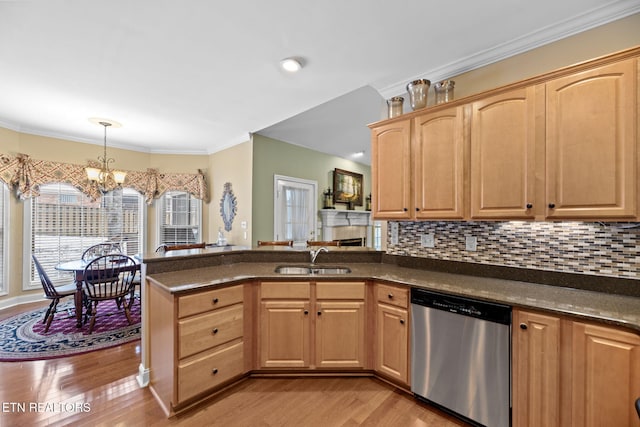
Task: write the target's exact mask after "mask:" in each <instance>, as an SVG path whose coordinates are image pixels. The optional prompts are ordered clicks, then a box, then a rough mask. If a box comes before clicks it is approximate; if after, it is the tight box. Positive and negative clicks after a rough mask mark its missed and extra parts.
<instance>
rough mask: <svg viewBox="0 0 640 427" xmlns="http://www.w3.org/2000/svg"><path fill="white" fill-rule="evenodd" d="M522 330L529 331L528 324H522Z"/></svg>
mask: <svg viewBox="0 0 640 427" xmlns="http://www.w3.org/2000/svg"><path fill="white" fill-rule="evenodd" d="M520 329H522V330H523V331H526V330H527V324H526V323H520Z"/></svg>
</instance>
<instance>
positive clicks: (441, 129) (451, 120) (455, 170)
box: [412, 106, 465, 219]
mask: <svg viewBox="0 0 640 427" xmlns="http://www.w3.org/2000/svg"><path fill="white" fill-rule="evenodd" d="M464 130H465V123H464V107H463V106H458V107H453V108H448V109H445V110H439V111H436V112H433V113H428V114H424V115H421V116H418V117H416V118H415V119H414V138H413V146H412V154H413V155H412V157H413V160H414V165H413V183H414V186H415V187H414V209H415V213H414V214H415V218H416V219H462V218H463V217H464V151H465V150H464V141H465V138H464V136H465V131H464Z"/></svg>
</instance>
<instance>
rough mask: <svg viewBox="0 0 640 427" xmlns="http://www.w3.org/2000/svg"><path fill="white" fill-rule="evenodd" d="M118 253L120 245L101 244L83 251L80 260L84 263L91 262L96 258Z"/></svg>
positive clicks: (113, 243)
mask: <svg viewBox="0 0 640 427" xmlns="http://www.w3.org/2000/svg"><path fill="white" fill-rule="evenodd" d="M120 253H122V248H121V247H120V243H118V242H103V243H98V244H95V245H92V246H89V247H88V248H87V249H85V251H84V252H83V253H82V259H83V260H84V261H91V260H92V259H94V258H98V257H99V256H103V255H108V254H120Z"/></svg>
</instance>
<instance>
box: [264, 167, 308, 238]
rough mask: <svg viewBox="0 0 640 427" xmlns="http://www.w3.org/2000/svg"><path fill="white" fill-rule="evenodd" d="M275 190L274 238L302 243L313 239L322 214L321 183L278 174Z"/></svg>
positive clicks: (275, 180)
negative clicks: (319, 194) (319, 206)
mask: <svg viewBox="0 0 640 427" xmlns="http://www.w3.org/2000/svg"><path fill="white" fill-rule="evenodd" d="M273 194H274V200H273V207H274V215H273V217H274V223H273V239H274V240H293V241H294V242H295V243H299V244H306V241H307V240H313V239H314V238H315V230H316V222H317V216H318V215H317V201H318V183H317V182H316V181H309V180H306V179H300V178H292V177H288V176H282V175H274V177H273Z"/></svg>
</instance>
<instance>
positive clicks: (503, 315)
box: [411, 288, 511, 325]
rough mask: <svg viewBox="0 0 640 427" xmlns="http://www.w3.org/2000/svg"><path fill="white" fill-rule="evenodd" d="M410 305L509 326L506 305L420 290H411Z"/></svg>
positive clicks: (509, 320) (509, 311)
mask: <svg viewBox="0 0 640 427" xmlns="http://www.w3.org/2000/svg"><path fill="white" fill-rule="evenodd" d="M411 303H412V304H417V305H421V306H424V307H431V308H435V309H437V310H444V311H448V312H451V313H455V314H460V315H462V316H470V317H475V318H478V319H483V320H488V321H490V322H496V323H502V324H505V325H510V324H511V307H509V306H508V305H503V304H497V303H492V302H488V301H479V300H475V299H471V298H466V297H459V296H453V295H447V294H441V293H438V292H433V291H427V290H424V289H420V288H411Z"/></svg>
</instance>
